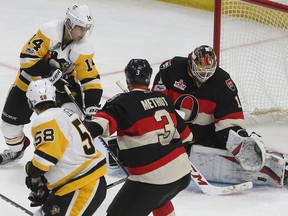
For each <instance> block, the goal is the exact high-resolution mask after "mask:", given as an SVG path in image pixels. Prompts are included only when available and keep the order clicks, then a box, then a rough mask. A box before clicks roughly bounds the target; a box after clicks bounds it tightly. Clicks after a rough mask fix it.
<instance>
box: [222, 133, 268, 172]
mask: <svg viewBox="0 0 288 216" xmlns="http://www.w3.org/2000/svg"><path fill="white" fill-rule="evenodd" d="M226 148H227V149H228V150H229V151H230V152H231V153H232V154H233V155H234V156H235V158H236V160H237V161H238V162H239V164H240V165H241V167H242V168H243V169H244V170H247V171H255V172H257V171H259V170H261V169H262V168H263V166H264V163H265V152H266V151H265V148H264V145H263V143H262V141H261V140H260V139H259V137H255V138H252V137H241V136H240V135H239V134H238V133H236V132H235V131H233V130H230V131H229V135H228V140H227V143H226Z"/></svg>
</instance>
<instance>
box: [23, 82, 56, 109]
mask: <svg viewBox="0 0 288 216" xmlns="http://www.w3.org/2000/svg"><path fill="white" fill-rule="evenodd" d="M55 91H56V88H55V87H54V86H53V84H52V83H51V82H50V81H49V80H48V79H41V80H36V81H32V82H31V83H30V84H29V86H28V91H27V93H26V96H27V98H28V103H29V106H30V108H34V107H35V106H36V105H37V104H39V103H43V102H47V101H52V102H55V103H56V94H55Z"/></svg>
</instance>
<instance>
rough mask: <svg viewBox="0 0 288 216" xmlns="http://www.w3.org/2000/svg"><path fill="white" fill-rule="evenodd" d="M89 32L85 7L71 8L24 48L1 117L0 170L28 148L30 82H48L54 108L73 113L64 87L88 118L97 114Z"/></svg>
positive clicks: (97, 84) (98, 87)
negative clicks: (2, 145) (54, 91)
mask: <svg viewBox="0 0 288 216" xmlns="http://www.w3.org/2000/svg"><path fill="white" fill-rule="evenodd" d="M93 26H94V21H93V16H92V13H91V11H90V9H89V8H88V6H86V5H77V4H74V5H72V6H71V7H69V8H68V9H67V11H66V16H65V19H63V20H62V19H61V20H53V21H50V22H48V23H46V24H44V25H42V26H41V27H40V28H39V30H38V31H37V32H36V33H35V34H34V36H32V37H31V38H30V39H29V41H28V42H27V43H26V44H25V45H24V47H23V49H22V51H21V53H20V69H19V71H18V75H17V77H16V80H15V82H14V83H13V85H12V87H11V90H10V92H9V93H8V96H7V99H6V102H5V105H4V108H3V112H2V124H1V131H2V134H3V136H4V139H5V142H6V144H7V145H8V147H9V149H7V150H5V151H4V152H3V153H2V154H0V165H3V164H6V163H9V162H11V161H14V160H17V159H20V158H22V157H23V153H24V150H25V148H26V147H27V146H28V145H29V143H30V141H29V139H28V138H27V137H26V136H25V134H24V132H23V127H24V125H26V124H28V123H29V122H30V117H31V115H32V113H33V111H32V110H30V109H29V107H28V104H27V98H26V95H25V93H26V91H27V88H28V85H29V83H30V82H31V81H32V80H38V79H42V78H49V80H50V81H51V82H52V83H53V84H54V85H55V86H56V88H57V95H56V96H57V105H58V106H62V105H63V104H65V106H66V107H70V108H72V109H74V110H75V111H77V110H76V109H75V106H74V104H73V103H71V101H70V99H69V97H68V96H67V94H66V92H65V91H64V88H63V86H64V83H66V84H68V85H69V88H70V89H71V91H72V93H73V95H74V97H75V98H76V99H77V103H78V105H79V106H80V107H81V108H83V109H84V110H85V113H86V117H87V118H89V116H91V115H93V114H94V113H95V112H96V110H97V107H98V106H99V103H100V99H101V96H102V92H103V89H102V86H101V81H100V75H99V73H98V71H97V69H96V67H95V64H94V62H93V57H94V50H93V48H92V46H91V45H90V43H89V42H88V38H87V37H86V36H87V35H89V34H91V32H92V30H93ZM82 93H83V96H84V97H82ZM83 101H84V104H83Z"/></svg>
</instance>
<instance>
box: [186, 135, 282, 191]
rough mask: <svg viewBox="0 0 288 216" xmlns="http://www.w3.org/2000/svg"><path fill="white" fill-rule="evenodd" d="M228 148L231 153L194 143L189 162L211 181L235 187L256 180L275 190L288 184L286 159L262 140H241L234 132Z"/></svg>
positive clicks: (230, 137) (249, 138) (228, 142)
mask: <svg viewBox="0 0 288 216" xmlns="http://www.w3.org/2000/svg"><path fill="white" fill-rule="evenodd" d="M226 147H227V149H228V150H222V149H215V148H210V147H204V146H201V145H197V144H194V145H193V146H192V148H191V152H190V157H189V159H190V161H191V162H192V163H193V164H194V165H195V166H196V167H198V169H199V171H200V172H201V173H202V174H203V176H205V178H206V179H207V180H208V181H215V182H224V183H233V184H235V183H241V182H246V181H252V182H253V183H255V184H266V185H270V186H272V187H283V185H284V184H286V183H287V171H286V169H285V167H286V160H285V158H284V156H283V155H282V154H280V153H275V152H267V151H265V149H264V146H263V143H261V142H260V141H259V139H258V140H257V138H254V139H253V138H251V137H241V136H239V135H238V134H237V133H235V132H233V131H232V130H230V132H229V137H228V141H227V146H226ZM231 152H232V153H231Z"/></svg>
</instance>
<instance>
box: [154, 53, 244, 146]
mask: <svg viewBox="0 0 288 216" xmlns="http://www.w3.org/2000/svg"><path fill="white" fill-rule="evenodd" d="M153 91H155V92H163V93H164V94H166V95H168V96H169V97H170V98H171V99H172V100H173V103H174V107H175V109H178V110H181V111H183V112H184V113H185V118H184V119H185V121H186V123H188V125H189V127H190V129H191V131H193V141H194V142H195V143H197V144H201V145H205V146H209V147H216V148H221V149H226V141H227V137H228V132H229V130H230V129H233V130H235V131H237V130H239V129H241V128H245V121H244V114H243V110H242V107H241V104H240V101H239V97H238V90H237V88H236V86H235V84H234V82H233V81H232V79H231V77H230V75H229V74H228V73H227V72H225V71H224V70H223V69H221V68H220V67H217V69H216V71H215V73H214V75H213V76H212V77H211V78H210V79H208V80H207V81H206V83H205V84H204V85H203V86H202V87H199V88H198V87H197V86H196V83H195V80H194V78H193V77H191V76H190V75H189V74H188V59H187V58H184V57H174V58H173V59H171V60H167V61H165V62H164V63H162V65H161V66H160V71H159V72H158V73H157V75H156V77H155V80H154V83H153Z"/></svg>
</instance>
